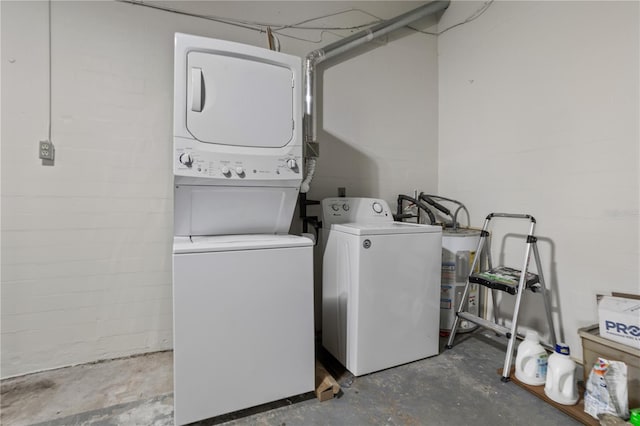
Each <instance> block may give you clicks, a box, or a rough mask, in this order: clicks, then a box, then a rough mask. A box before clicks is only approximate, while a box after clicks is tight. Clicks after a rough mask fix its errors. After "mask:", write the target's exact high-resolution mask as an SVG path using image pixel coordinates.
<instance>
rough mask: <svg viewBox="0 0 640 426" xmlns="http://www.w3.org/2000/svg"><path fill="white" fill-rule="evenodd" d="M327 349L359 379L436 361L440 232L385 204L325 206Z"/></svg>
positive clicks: (354, 201) (343, 201)
mask: <svg viewBox="0 0 640 426" xmlns="http://www.w3.org/2000/svg"><path fill="white" fill-rule="evenodd" d="M322 212H323V226H324V229H325V231H324V232H325V235H324V236H325V237H326V238H325V240H324V245H325V247H324V254H323V267H322V271H323V281H322V345H323V346H324V348H325V349H327V350H328V351H329V352H330V353H331V354H332V355H333V356H334V357H335V358H336V359H337V360H338V361H340V362H341V363H342V364H343V365H344V366H345V367H346V368H347V369H348V370H349V371H350V372H351V373H353V374H354V375H355V376H361V375H363V374H368V373H372V372H375V371H379V370H383V369H386V368H390V367H394V366H397V365H401V364H405V363H408V362H412V361H416V360H419V359H422V358H426V357H430V356H433V355H437V353H438V332H439V318H440V276H441V253H442V229H441V228H440V227H438V226H431V225H418V224H410V223H401V222H394V221H393V216H392V213H391V210H390V208H389V206H388V204H387V203H386V202H385V201H384V200H380V199H372V198H330V199H325V200H323V201H322Z"/></svg>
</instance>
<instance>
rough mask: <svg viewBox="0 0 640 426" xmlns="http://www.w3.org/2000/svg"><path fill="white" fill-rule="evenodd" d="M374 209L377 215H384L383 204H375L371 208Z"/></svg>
mask: <svg viewBox="0 0 640 426" xmlns="http://www.w3.org/2000/svg"><path fill="white" fill-rule="evenodd" d="M371 207H372V208H373V211H374V212H376V213H382V204H380V203H379V202H377V201H376V202H374V203H373V205H372V206H371Z"/></svg>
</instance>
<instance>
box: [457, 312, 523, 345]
mask: <svg viewBox="0 0 640 426" xmlns="http://www.w3.org/2000/svg"><path fill="white" fill-rule="evenodd" d="M458 316H459V317H460V318H462V319H465V320H467V321H470V322H472V323H474V324H478V325H479V326H480V327H484V328H488V329H490V330H493V331H495V332H496V333H498V334H499V335H501V336H505V337H506V338H507V339H510V338H511V330H510V329H508V328H507V327H503V326H501V325H500V324H496V323H495V322H493V321H488V320H486V319H484V318H480V317H479V316H477V315H473V314H470V313H469V312H458Z"/></svg>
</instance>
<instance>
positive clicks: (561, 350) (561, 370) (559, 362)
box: [544, 343, 578, 405]
mask: <svg viewBox="0 0 640 426" xmlns="http://www.w3.org/2000/svg"><path fill="white" fill-rule="evenodd" d="M569 353H570V351H569V346H568V345H566V344H564V343H558V344H556V351H555V352H554V353H552V354H551V356H550V357H549V362H548V365H547V383H546V384H545V386H544V393H545V395H547V396H548V397H549V398H551V399H553V400H554V401H555V402H557V403H558V404H563V405H574V404H575V403H576V402H578V388H577V386H576V363H575V362H574V361H573V360H572V359H571V358H569Z"/></svg>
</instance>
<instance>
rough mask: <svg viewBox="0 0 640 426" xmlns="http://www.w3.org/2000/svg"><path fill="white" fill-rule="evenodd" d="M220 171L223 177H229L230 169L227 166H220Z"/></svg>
mask: <svg viewBox="0 0 640 426" xmlns="http://www.w3.org/2000/svg"><path fill="white" fill-rule="evenodd" d="M220 171H221V172H222V174H223V175H224V176H225V177H231V170H229V168H228V167H227V166H222V167H220Z"/></svg>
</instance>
